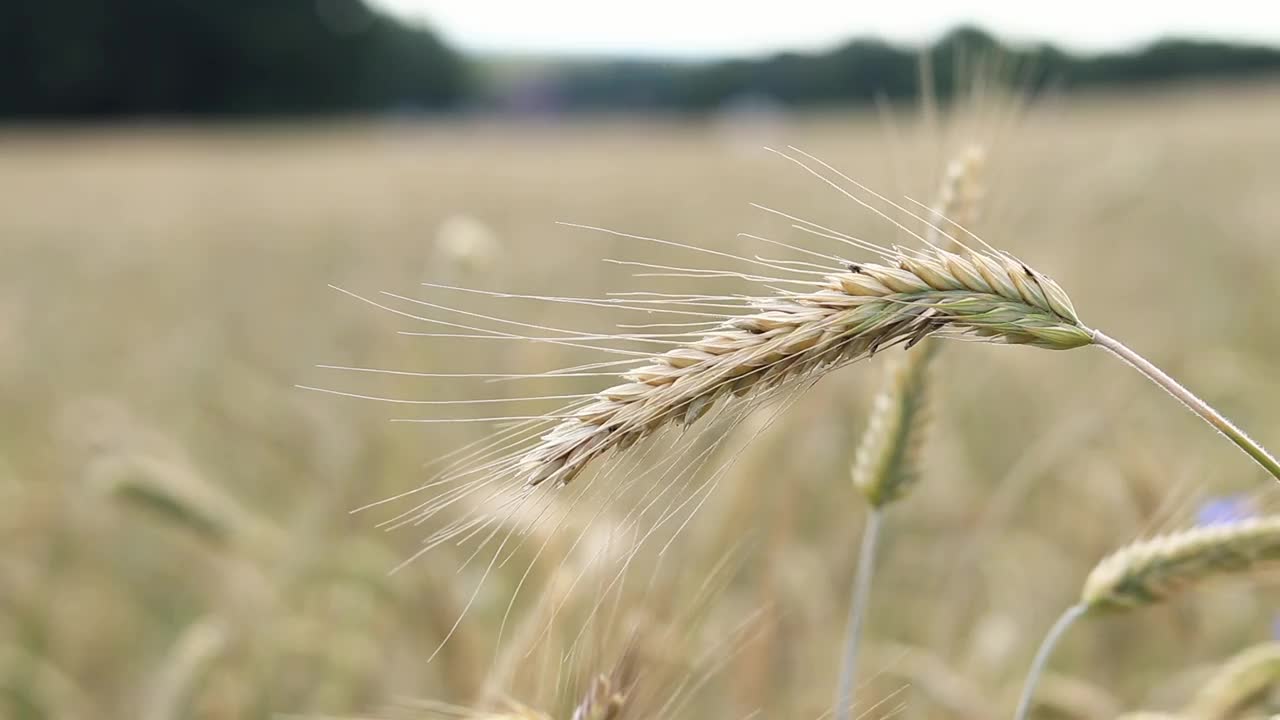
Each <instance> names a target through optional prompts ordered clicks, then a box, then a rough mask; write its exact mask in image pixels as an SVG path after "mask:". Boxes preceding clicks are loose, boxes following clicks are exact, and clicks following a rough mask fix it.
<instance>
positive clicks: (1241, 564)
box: [1015, 516, 1280, 720]
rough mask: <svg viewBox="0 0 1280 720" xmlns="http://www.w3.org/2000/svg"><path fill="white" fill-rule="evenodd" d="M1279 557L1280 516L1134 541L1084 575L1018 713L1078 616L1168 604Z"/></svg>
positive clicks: (1040, 656) (1039, 656) (1020, 715)
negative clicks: (1081, 586) (1198, 587)
mask: <svg viewBox="0 0 1280 720" xmlns="http://www.w3.org/2000/svg"><path fill="white" fill-rule="evenodd" d="M1277 561H1280V516H1266V517H1260V518H1251V519H1248V520H1243V521H1240V522H1235V523H1223V524H1219V525H1209V526H1205V527H1198V528H1193V529H1191V530H1185V531H1182V532H1177V533H1170V534H1168V535H1161V536H1159V537H1155V538H1151V539H1149V540H1142V541H1139V542H1135V543H1132V544H1130V545H1128V546H1126V547H1123V548H1121V549H1120V550H1117V551H1116V552H1114V553H1112V554H1111V555H1109V556H1107V557H1106V558H1103V559H1102V561H1101V562H1099V563H1098V564H1097V565H1096V566H1095V567H1094V569H1093V571H1092V572H1090V573H1089V577H1088V578H1086V579H1085V582H1084V589H1083V590H1082V591H1081V593H1080V601H1079V602H1077V603H1076V604H1075V605H1073V606H1071V607H1070V608H1069V609H1068V610H1067V611H1066V612H1065V613H1064V614H1063V615H1062V617H1061V618H1059V619H1058V622H1057V623H1056V624H1055V625H1054V626H1053V629H1052V630H1050V631H1049V633H1048V635H1046V636H1045V639H1044V642H1043V643H1041V645H1040V650H1039V651H1038V652H1037V653H1036V659H1035V660H1034V661H1033V662H1032V666H1031V672H1030V673H1029V675H1028V678H1027V682H1026V685H1025V686H1024V687H1023V694H1022V698H1021V700H1020V702H1019V704H1018V711H1017V713H1016V715H1015V717H1016V718H1017V720H1023V719H1024V718H1025V717H1026V713H1027V711H1028V710H1029V709H1030V706H1031V697H1032V695H1033V693H1034V692H1035V685H1036V682H1037V681H1038V680H1039V677H1040V674H1041V672H1043V670H1044V665H1045V663H1046V661H1047V660H1048V657H1049V654H1050V653H1051V652H1052V650H1053V647H1054V646H1055V645H1056V644H1057V641H1058V640H1059V639H1060V638H1061V637H1062V634H1063V633H1065V632H1066V630H1067V628H1068V627H1070V626H1071V624H1072V623H1073V622H1075V620H1077V619H1078V618H1080V617H1083V616H1084V615H1085V614H1088V613H1099V612H1107V611H1123V610H1132V609H1135V608H1139V607H1144V606H1147V605H1155V604H1157V603H1161V602H1164V601H1165V600H1168V599H1169V598H1170V597H1172V596H1173V595H1175V594H1176V593H1178V592H1179V591H1181V590H1184V589H1186V588H1189V587H1191V586H1193V585H1198V584H1200V583H1203V582H1207V581H1209V580H1213V579H1215V578H1219V577H1222V576H1224V575H1234V574H1239V573H1245V572H1250V571H1254V570H1259V569H1262V568H1264V567H1266V566H1268V565H1270V564H1272V563H1275V562H1277Z"/></svg>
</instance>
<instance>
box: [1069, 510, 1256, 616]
mask: <svg viewBox="0 0 1280 720" xmlns="http://www.w3.org/2000/svg"><path fill="white" fill-rule="evenodd" d="M1278 560H1280V516H1266V517H1259V518H1252V519H1248V520H1243V521H1240V522H1234V523H1223V524H1218V525H1210V526H1206V527H1198V528H1194V529H1192V530H1186V531H1183V532H1178V533H1172V534H1168V535H1163V536H1160V537H1156V538H1152V539H1150V540H1144V541H1141V542H1136V543H1133V544H1131V545H1129V546H1127V547H1125V548H1122V549H1120V550H1118V551H1116V552H1115V553H1113V554H1112V555H1110V556H1109V557H1107V558H1105V559H1103V560H1102V561H1101V562H1100V563H1098V565H1097V566H1096V567H1095V568H1094V569H1093V572H1091V573H1090V574H1089V577H1088V579H1087V580H1086V581H1085V585H1084V591H1083V593H1082V594H1081V603H1082V604H1083V605H1084V606H1086V607H1087V608H1088V609H1089V610H1091V611H1100V610H1127V609H1131V608H1136V607H1141V606H1144V605H1151V604H1155V603H1159V602H1163V601H1164V600H1166V599H1168V598H1169V597H1171V596H1172V595H1174V594H1175V593H1177V592H1178V591H1180V590H1182V589H1184V588H1187V587H1190V586H1192V585H1196V584H1198V583H1201V582H1204V581H1207V580H1211V579H1213V578H1217V577H1221V576H1223V575H1231V574H1238V573H1244V572H1249V571H1252V570H1257V569H1260V568H1261V567H1263V566H1265V565H1267V564H1268V563H1272V562H1276V561H1278Z"/></svg>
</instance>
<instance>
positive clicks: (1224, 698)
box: [1183, 642, 1280, 720]
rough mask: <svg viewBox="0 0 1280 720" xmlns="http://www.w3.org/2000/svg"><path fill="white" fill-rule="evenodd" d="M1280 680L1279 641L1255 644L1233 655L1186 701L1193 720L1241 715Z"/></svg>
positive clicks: (1187, 710)
mask: <svg viewBox="0 0 1280 720" xmlns="http://www.w3.org/2000/svg"><path fill="white" fill-rule="evenodd" d="M1278 684H1280V643H1274V642H1268V643H1263V644H1261V645H1255V646H1253V647H1251V648H1249V649H1247V650H1245V651H1243V652H1241V653H1239V654H1237V655H1236V656H1235V657H1233V658H1231V659H1230V660H1228V661H1227V662H1226V664H1224V665H1223V666H1222V668H1221V669H1219V670H1218V672H1217V673H1216V674H1214V676H1213V677H1211V678H1209V680H1208V682H1206V683H1205V684H1204V687H1202V688H1201V689H1200V691H1199V692H1198V693H1196V696H1195V698H1193V699H1192V701H1191V703H1190V704H1189V705H1187V707H1186V709H1185V710H1184V711H1183V715H1185V716H1186V717H1187V718H1190V720H1229V719H1230V718H1234V717H1238V716H1239V715H1240V714H1241V713H1242V712H1243V711H1244V710H1245V709H1247V708H1248V706H1249V705H1250V704H1252V703H1254V702H1257V701H1258V700H1259V699H1260V698H1261V697H1262V696H1263V694H1264V693H1266V691H1268V690H1269V689H1271V688H1274V687H1276V686H1277V685H1278Z"/></svg>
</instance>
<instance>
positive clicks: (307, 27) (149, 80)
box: [0, 0, 1280, 119]
mask: <svg viewBox="0 0 1280 720" xmlns="http://www.w3.org/2000/svg"><path fill="white" fill-rule="evenodd" d="M922 53H923V54H924V56H926V57H928V58H929V59H930V61H931V64H932V66H933V73H932V76H933V77H934V78H935V79H936V82H935V88H934V89H935V92H936V93H937V94H938V95H939V96H940V97H942V98H944V99H945V98H946V97H947V96H948V95H950V94H951V92H952V91H953V88H952V87H951V84H952V81H953V79H954V78H955V77H957V76H958V75H959V73H957V72H956V70H957V67H956V66H957V64H958V63H962V62H973V61H976V60H978V59H982V58H986V59H993V58H998V59H999V60H1000V62H1002V63H1004V64H1005V65H1006V66H1008V67H1012V68H1016V69H1017V72H1016V73H1015V76H1016V78H1017V80H1018V82H1021V83H1022V84H1023V85H1024V86H1025V87H1028V88H1030V89H1033V90H1034V89H1036V88H1039V87H1042V86H1044V85H1047V84H1054V85H1057V86H1061V87H1064V88H1077V87H1098V86H1125V85H1145V84H1151V83H1159V82H1168V81H1174V80H1183V79H1187V78H1199V77H1214V78H1240V77H1246V76H1253V75H1260V74H1263V73H1277V72H1280V49H1276V48H1269V47H1261V46H1245V45H1236V44H1229V43H1221V42H1207V41H1192V40H1164V41H1160V42H1157V43H1154V44H1152V45H1149V46H1147V47H1144V48H1140V49H1138V50H1135V51H1132V52H1124V53H1110V54H1102V55H1093V56H1077V55H1073V54H1071V53H1067V52H1064V51H1062V50H1060V49H1057V48H1055V47H1053V46H1051V45H1037V46H1032V47H1014V46H1007V45H1005V44H1003V43H1001V42H1000V41H999V40H998V39H996V38H995V37H993V36H991V35H990V34H988V33H985V32H983V31H982V30H979V29H976V28H960V29H957V30H955V31H953V32H951V33H949V34H947V35H945V36H944V37H942V38H940V39H939V40H938V41H937V42H935V43H934V44H932V45H931V46H929V47H928V48H924V49H923V50H922V49H921V48H914V47H905V46H899V45H893V44H890V43H887V42H884V41H882V40H878V39H873V38H859V39H854V40H850V41H849V42H847V43H844V44H842V45H840V46H838V47H835V48H833V49H831V50H828V51H824V52H812V53H778V54H774V55H771V56H767V57H760V58H750V59H728V60H717V61H711V62H696V63H695V62H664V61H634V60H610V59H601V60H590V61H586V60H579V61H574V62H559V63H557V62H552V63H549V64H548V63H541V64H539V68H540V71H539V74H538V76H537V77H536V78H531V77H530V76H528V75H527V74H521V73H516V74H515V76H516V77H519V78H521V80H519V81H517V82H514V83H513V82H511V81H510V77H511V76H510V75H506V77H507V80H505V81H504V82H501V83H497V82H494V81H492V80H491V79H486V77H487V76H486V74H485V73H482V72H477V71H476V69H475V66H474V63H473V62H472V61H471V60H469V59H468V58H465V57H463V56H462V55H461V54H460V53H459V52H457V51H456V50H454V49H452V48H450V47H449V46H448V45H447V44H446V43H445V42H444V41H443V40H442V39H441V38H440V37H439V36H437V35H436V34H435V33H434V32H432V31H431V29H429V28H427V27H425V26H422V25H409V24H405V23H403V22H401V21H399V20H396V19H394V18H391V17H389V16H386V15H384V14H381V13H379V12H377V11H375V10H373V9H371V8H369V7H368V6H367V5H365V4H364V2H363V0H217V1H216V2H211V1H210V0H5V2H0V118H11V119H12V118H18V119H32V118H50V117H52V118H68V119H76V118H104V117H105V118H110V117H134V116H206V115H209V116H262V115H298V114H333V113H368V112H378V113H385V112H421V111H445V110H456V109H459V108H476V107H480V108H484V107H486V106H488V107H491V108H499V109H500V108H504V107H508V108H509V107H511V106H512V105H513V104H514V103H516V102H517V99H522V100H525V101H533V102H536V103H537V106H538V107H540V108H546V109H550V110H554V111H566V112H568V111H575V110H637V109H642V110H656V111H676V112H680V111H693V112H699V111H705V110H709V109H713V108H716V107H719V106H721V105H723V104H724V103H726V102H732V101H734V100H736V99H739V98H743V97H761V98H765V99H767V100H769V101H773V102H778V103H782V104H785V105H794V106H821V105H837V104H856V103H863V102H867V101H870V100H872V99H873V98H877V97H884V98H888V99H905V98H912V97H917V96H918V94H919V92H920V90H921V88H920V87H919V84H920V73H919V71H918V67H919V64H920V59H921V56H922ZM511 62H517V61H511Z"/></svg>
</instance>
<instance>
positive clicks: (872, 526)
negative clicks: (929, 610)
mask: <svg viewBox="0 0 1280 720" xmlns="http://www.w3.org/2000/svg"><path fill="white" fill-rule="evenodd" d="M883 513H884V510H883V509H882V508H879V507H872V508H871V512H870V513H869V514H868V515H867V524H866V527H865V528H863V531H862V547H861V548H859V550H858V570H857V572H856V573H855V574H854V580H853V598H852V599H851V600H850V601H849V625H848V627H847V628H846V629H845V636H844V657H843V659H842V660H841V661H840V678H839V681H838V682H837V683H836V688H837V689H836V707H835V710H834V712H833V713H832V716H833V720H849V718H850V715H851V712H852V710H853V683H854V675H855V671H856V669H857V664H858V643H859V642H861V640H862V622H863V620H864V619H865V618H866V616H867V603H868V602H869V601H870V599H871V578H872V575H874V573H875V562H876V545H877V544H879V540H880V524H881V520H882V519H883V517H882V516H883Z"/></svg>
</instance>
